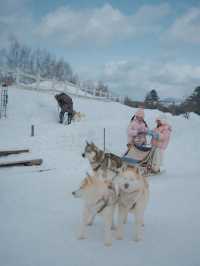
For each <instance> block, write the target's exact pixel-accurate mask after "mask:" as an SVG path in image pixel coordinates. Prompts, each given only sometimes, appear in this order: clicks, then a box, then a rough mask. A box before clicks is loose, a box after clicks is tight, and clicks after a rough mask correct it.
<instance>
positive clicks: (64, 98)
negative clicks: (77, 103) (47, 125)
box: [55, 92, 73, 124]
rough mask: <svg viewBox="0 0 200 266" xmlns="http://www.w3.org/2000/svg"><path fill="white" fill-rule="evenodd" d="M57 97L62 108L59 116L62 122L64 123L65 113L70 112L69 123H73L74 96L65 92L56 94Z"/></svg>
mask: <svg viewBox="0 0 200 266" xmlns="http://www.w3.org/2000/svg"><path fill="white" fill-rule="evenodd" d="M55 98H56V100H57V102H58V105H59V106H60V108H61V111H60V114H59V118H60V123H63V119H64V115H65V113H68V120H67V122H68V124H70V123H71V121H72V117H73V101H72V98H71V97H70V96H69V95H67V94H65V93H64V92H62V93H60V94H56V95H55Z"/></svg>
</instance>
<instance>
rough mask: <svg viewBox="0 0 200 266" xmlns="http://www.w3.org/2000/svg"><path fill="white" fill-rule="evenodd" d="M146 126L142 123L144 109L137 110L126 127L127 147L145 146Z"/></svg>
mask: <svg viewBox="0 0 200 266" xmlns="http://www.w3.org/2000/svg"><path fill="white" fill-rule="evenodd" d="M147 130H148V126H147V124H146V122H145V121H144V109H143V108H139V109H138V111H137V112H136V113H135V115H134V116H133V117H132V119H131V121H130V124H129V126H128V146H129V145H137V146H141V145H145V144H146V143H147V140H146V132H147Z"/></svg>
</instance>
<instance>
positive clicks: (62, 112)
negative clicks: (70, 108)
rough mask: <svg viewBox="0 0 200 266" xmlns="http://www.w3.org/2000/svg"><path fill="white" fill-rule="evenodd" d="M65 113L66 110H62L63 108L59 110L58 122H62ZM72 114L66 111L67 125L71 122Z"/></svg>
mask: <svg viewBox="0 0 200 266" xmlns="http://www.w3.org/2000/svg"><path fill="white" fill-rule="evenodd" d="M65 113H66V112H64V111H63V110H61V111H60V114H59V118H60V123H63V120H64V115H65ZM72 116H73V114H72V113H69V112H68V116H67V124H68V125H69V124H71V122H72Z"/></svg>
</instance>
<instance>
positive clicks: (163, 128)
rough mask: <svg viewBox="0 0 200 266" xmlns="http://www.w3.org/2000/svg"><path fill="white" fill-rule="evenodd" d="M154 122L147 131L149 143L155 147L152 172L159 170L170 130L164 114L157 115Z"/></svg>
mask: <svg viewBox="0 0 200 266" xmlns="http://www.w3.org/2000/svg"><path fill="white" fill-rule="evenodd" d="M156 124H157V126H156V128H154V129H153V130H148V131H147V134H148V135H152V140H151V145H152V147H155V154H154V157H153V162H152V172H154V173H157V172H160V166H161V165H162V162H163V156H164V151H165V150H166V148H167V146H168V143H169V140H170V136H171V131H172V128H171V126H170V125H169V124H168V122H167V120H166V117H165V116H160V117H158V118H157V119H156Z"/></svg>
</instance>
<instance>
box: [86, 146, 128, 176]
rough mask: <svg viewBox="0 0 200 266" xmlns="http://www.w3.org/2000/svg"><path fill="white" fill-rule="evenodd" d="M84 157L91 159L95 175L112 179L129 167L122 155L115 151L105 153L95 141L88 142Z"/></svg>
mask: <svg viewBox="0 0 200 266" xmlns="http://www.w3.org/2000/svg"><path fill="white" fill-rule="evenodd" d="M82 157H83V158H87V159H88V160H89V162H90V165H91V167H92V170H93V173H94V175H96V176H97V177H103V178H107V179H110V180H112V179H113V178H114V177H116V176H117V175H119V174H120V173H121V172H122V171H123V170H125V169H126V167H127V165H126V163H125V162H123V161H122V160H121V158H120V157H118V156H117V155H115V154H113V153H105V152H104V151H103V150H101V149H99V148H98V147H97V146H96V145H95V144H94V143H93V142H92V143H88V142H86V146H85V150H84V152H83V153H82Z"/></svg>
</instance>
